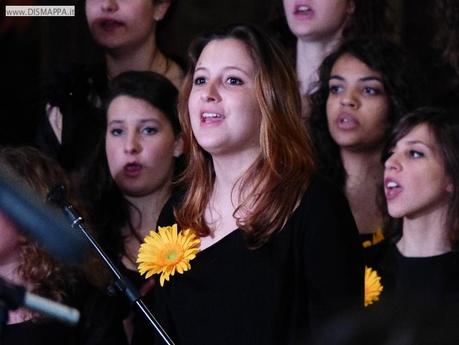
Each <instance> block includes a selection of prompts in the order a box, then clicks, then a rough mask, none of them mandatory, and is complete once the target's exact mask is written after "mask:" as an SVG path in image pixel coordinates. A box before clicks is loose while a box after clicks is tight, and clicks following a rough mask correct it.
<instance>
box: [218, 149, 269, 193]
mask: <svg viewBox="0 0 459 345" xmlns="http://www.w3.org/2000/svg"><path fill="white" fill-rule="evenodd" d="M259 154H260V148H259V147H254V148H251V149H248V150H246V151H244V152H239V153H238V154H237V155H218V156H213V157H212V161H213V165H214V170H215V187H218V188H219V189H220V190H232V189H233V187H234V186H236V185H237V183H238V181H239V179H240V178H241V177H242V176H243V175H244V174H245V172H246V171H247V170H248V169H249V168H250V166H251V165H252V164H253V163H254V162H255V160H256V159H257V157H258V156H259Z"/></svg>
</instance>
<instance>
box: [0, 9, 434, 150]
mask: <svg viewBox="0 0 459 345" xmlns="http://www.w3.org/2000/svg"><path fill="white" fill-rule="evenodd" d="M0 3H1V7H2V14H1V15H2V18H1V22H0V47H1V48H0V49H1V53H0V75H1V83H0V85H1V86H0V95H1V96H0V97H1V98H0V145H6V144H12V145H22V144H29V143H32V142H33V139H34V131H35V127H36V125H37V119H36V117H37V116H36V112H35V111H34V110H33V109H34V106H36V104H37V103H36V102H37V101H36V100H37V97H38V96H39V94H40V87H41V81H42V76H43V75H45V74H46V73H47V71H48V70H49V69H50V68H53V67H55V66H56V65H59V64H65V63H66V62H68V61H80V62H84V61H90V60H91V59H92V58H93V55H94V46H93V45H92V44H91V43H90V38H89V33H88V31H87V28H86V24H85V22H84V16H83V14H84V3H83V0H78V1H75V0H0ZM6 4H10V5H34V4H41V5H75V6H76V16H75V17H30V18H26V17H22V18H17V17H16V18H13V17H8V18H6V17H5V11H4V7H5V5H6ZM431 5H432V0H392V10H393V12H392V15H393V16H394V22H395V23H397V26H398V30H397V31H398V32H399V35H398V36H399V39H400V41H401V42H402V43H403V44H404V45H405V46H406V47H407V48H408V49H409V50H411V51H412V52H415V54H416V55H417V56H418V57H419V59H420V60H428V58H429V50H428V49H426V46H427V45H428V44H429V42H430V38H431V37H432V35H433V25H432V18H431V14H430V9H431ZM282 17H283V13H282V7H281V0H175V1H174V3H173V5H172V7H171V9H170V11H169V13H168V15H167V17H166V18H165V20H164V21H163V22H162V23H161V25H160V27H159V28H158V30H159V31H158V35H159V37H158V42H159V45H160V47H161V49H162V50H163V51H165V52H166V53H167V54H168V55H170V56H172V57H175V58H176V59H177V60H179V61H184V60H185V56H186V49H187V46H188V44H189V42H190V41H191V40H192V38H193V37H194V36H195V35H196V34H198V33H200V32H202V31H206V30H209V29H212V28H213V27H216V26H220V25H224V24H229V23H234V22H249V23H253V24H256V25H258V26H261V27H268V26H270V25H271V23H272V22H274V21H276V20H278V19H279V18H282Z"/></svg>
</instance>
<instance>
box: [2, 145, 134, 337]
mask: <svg viewBox="0 0 459 345" xmlns="http://www.w3.org/2000/svg"><path fill="white" fill-rule="evenodd" d="M0 165H1V166H2V167H5V168H7V169H8V171H10V172H11V173H12V174H14V177H15V178H16V179H17V180H18V181H20V182H21V183H23V184H24V185H25V186H27V187H28V188H29V189H31V190H32V191H33V192H35V193H36V194H37V195H38V197H39V198H41V199H42V200H43V201H45V200H46V198H47V195H48V193H49V191H50V190H51V189H52V188H53V187H54V186H56V185H57V184H62V183H64V185H65V186H66V187H67V190H69V188H68V187H69V183H68V180H67V179H66V177H65V174H64V173H63V171H62V170H61V169H60V168H59V166H58V165H57V164H56V162H55V161H53V160H51V159H49V158H47V157H46V156H44V155H43V154H41V153H40V152H39V151H38V150H36V149H33V148H27V147H21V148H2V149H0ZM70 200H71V202H72V203H73V204H74V205H75V206H76V207H78V208H79V209H80V210H83V209H82V207H81V204H80V203H78V200H75V199H74V198H73V197H72V194H70ZM0 234H1V236H0V276H2V278H4V279H7V280H9V281H11V282H13V283H15V284H20V285H23V286H24V287H25V288H26V289H27V290H28V291H29V292H32V293H35V294H38V295H40V296H43V297H46V298H49V299H52V300H55V301H57V302H61V303H64V304H69V305H71V306H74V307H76V308H78V309H79V311H80V314H81V319H80V322H79V324H78V326H77V327H70V326H66V325H63V324H60V323H58V322H56V321H53V320H50V319H48V318H46V317H44V316H41V315H39V314H37V313H35V312H31V311H28V310H25V309H17V310H14V311H10V312H9V315H8V324H7V326H6V327H5V328H4V329H2V332H1V334H0V343H1V344H3V345H8V344H37V345H38V344H40V345H41V344H43V345H44V344H47V345H49V344H64V343H65V344H127V342H126V338H125V336H124V334H123V332H122V331H121V332H120V326H121V321H120V320H117V319H116V318H115V317H114V315H115V313H114V310H115V309H114V306H115V304H113V303H112V302H110V300H109V299H107V298H106V297H105V296H104V295H103V294H102V293H100V292H98V291H97V290H96V289H95V288H94V287H92V286H91V285H90V284H89V283H87V282H86V280H85V279H84V277H83V274H82V273H81V270H79V269H78V268H77V267H69V266H66V265H64V264H62V263H60V262H58V261H57V260H56V259H54V258H53V257H51V256H50V255H48V254H47V253H46V252H45V251H44V249H43V248H42V247H41V246H40V245H39V244H38V243H37V242H36V241H35V240H34V239H32V238H30V237H29V235H27V234H26V233H24V232H23V231H22V230H21V229H20V227H19V226H18V225H16V224H15V223H14V221H12V220H11V219H9V217H8V216H7V215H5V214H3V213H2V212H1V211H0Z"/></svg>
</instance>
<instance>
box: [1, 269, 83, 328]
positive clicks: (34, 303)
mask: <svg viewBox="0 0 459 345" xmlns="http://www.w3.org/2000/svg"><path fill="white" fill-rule="evenodd" d="M0 300H1V301H4V302H5V304H6V305H7V307H8V309H11V310H15V309H17V308H19V307H20V306H23V307H25V308H27V309H30V310H34V311H36V312H38V313H40V314H42V315H45V316H48V317H51V318H53V319H56V320H59V321H62V322H64V323H67V324H69V325H75V324H77V323H78V320H79V319H80V312H79V311H78V310H77V309H75V308H71V307H68V306H66V305H63V304H60V303H57V302H54V301H52V300H50V299H47V298H44V297H41V296H38V295H35V294H33V293H30V292H27V291H26V289H25V288H24V287H23V286H20V285H15V284H12V283H9V282H7V281H6V280H4V279H2V278H0Z"/></svg>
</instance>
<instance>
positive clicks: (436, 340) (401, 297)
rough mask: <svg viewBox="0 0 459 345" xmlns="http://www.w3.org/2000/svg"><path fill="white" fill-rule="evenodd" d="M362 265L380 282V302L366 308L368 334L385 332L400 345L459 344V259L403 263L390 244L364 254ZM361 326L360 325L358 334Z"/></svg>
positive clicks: (412, 259) (406, 259) (408, 259)
mask: <svg viewBox="0 0 459 345" xmlns="http://www.w3.org/2000/svg"><path fill="white" fill-rule="evenodd" d="M365 256H366V263H367V265H368V266H370V267H371V268H373V269H375V270H376V272H377V274H378V275H379V276H380V277H381V284H382V286H383V290H382V292H381V295H380V299H379V301H377V302H374V304H372V305H370V306H369V307H368V312H369V314H368V315H367V317H371V318H372V319H369V320H370V321H371V323H370V324H368V323H367V324H368V326H369V329H373V331H376V329H377V328H379V329H383V330H384V331H385V333H386V334H385V336H386V337H388V339H395V338H396V337H397V338H398V337H400V334H401V333H403V334H404V336H405V337H408V338H407V339H411V340H410V341H408V342H404V343H403V344H416V345H418V344H419V345H421V344H422V345H424V344H429V345H432V344H457V343H458V342H459V328H458V325H459V253H458V252H449V253H445V254H442V255H436V256H430V257H405V256H403V255H402V254H401V253H400V252H399V250H398V248H397V246H396V245H395V244H392V243H388V241H383V242H381V243H380V244H378V245H376V246H373V247H370V248H368V249H367V250H366V251H365ZM361 327H362V324H360V328H361Z"/></svg>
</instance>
